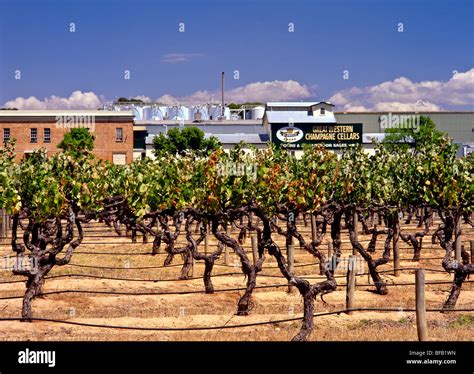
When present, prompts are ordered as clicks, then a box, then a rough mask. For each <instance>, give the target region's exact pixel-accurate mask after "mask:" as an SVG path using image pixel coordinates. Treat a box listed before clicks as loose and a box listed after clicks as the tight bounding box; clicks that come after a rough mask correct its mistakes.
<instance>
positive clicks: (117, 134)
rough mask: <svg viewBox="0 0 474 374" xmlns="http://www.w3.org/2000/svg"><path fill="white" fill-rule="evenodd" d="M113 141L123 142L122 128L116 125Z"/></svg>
mask: <svg viewBox="0 0 474 374" xmlns="http://www.w3.org/2000/svg"><path fill="white" fill-rule="evenodd" d="M115 141H116V142H117V143H122V142H123V129H122V128H121V127H118V128H117V129H115Z"/></svg>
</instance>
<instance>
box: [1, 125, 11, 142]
mask: <svg viewBox="0 0 474 374" xmlns="http://www.w3.org/2000/svg"><path fill="white" fill-rule="evenodd" d="M9 141H10V129H8V128H6V129H3V142H4V143H8V142H9Z"/></svg>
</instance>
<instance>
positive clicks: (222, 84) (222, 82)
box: [221, 72, 224, 117]
mask: <svg viewBox="0 0 474 374" xmlns="http://www.w3.org/2000/svg"><path fill="white" fill-rule="evenodd" d="M221 86H222V108H221V112H222V113H221V116H222V117H224V72H222V76H221Z"/></svg>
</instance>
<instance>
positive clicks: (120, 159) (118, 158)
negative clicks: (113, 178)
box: [112, 153, 127, 165]
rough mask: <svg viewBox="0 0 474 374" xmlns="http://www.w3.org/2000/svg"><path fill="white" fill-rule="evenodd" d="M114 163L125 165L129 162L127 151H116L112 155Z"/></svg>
mask: <svg viewBox="0 0 474 374" xmlns="http://www.w3.org/2000/svg"><path fill="white" fill-rule="evenodd" d="M112 163H113V164H114V165H125V164H126V163H127V155H126V154H125V153H114V154H113V155H112Z"/></svg>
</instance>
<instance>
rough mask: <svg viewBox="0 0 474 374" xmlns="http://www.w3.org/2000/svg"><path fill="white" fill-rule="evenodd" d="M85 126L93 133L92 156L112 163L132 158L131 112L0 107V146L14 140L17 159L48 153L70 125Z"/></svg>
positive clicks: (71, 126)
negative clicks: (42, 152)
mask: <svg viewBox="0 0 474 374" xmlns="http://www.w3.org/2000/svg"><path fill="white" fill-rule="evenodd" d="M78 127H86V128H88V129H89V131H90V132H91V133H92V134H94V136H95V143H94V154H95V155H96V157H98V158H100V159H103V160H108V161H110V162H113V163H116V164H125V163H130V162H132V161H133V114H132V112H125V111H124V112H111V111H101V110H98V111H91V110H83V111H69V110H67V111H55V110H41V111H35V110H0V148H2V147H3V146H4V144H5V142H7V141H9V140H12V139H16V147H15V149H16V153H17V160H21V159H22V158H23V157H27V155H28V154H29V153H31V152H33V151H35V150H38V149H40V148H45V149H46V151H47V153H48V155H52V154H54V153H56V152H58V151H60V149H58V147H57V145H58V144H59V143H60V142H61V140H62V139H63V137H64V134H65V133H66V132H68V131H70V129H71V128H78Z"/></svg>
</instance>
